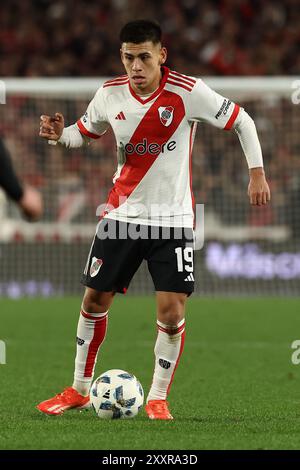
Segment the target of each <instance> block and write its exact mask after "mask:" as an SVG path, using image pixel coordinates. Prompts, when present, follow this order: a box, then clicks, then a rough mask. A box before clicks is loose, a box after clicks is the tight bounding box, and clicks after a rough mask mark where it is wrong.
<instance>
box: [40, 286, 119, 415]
mask: <svg viewBox="0 0 300 470" xmlns="http://www.w3.org/2000/svg"><path fill="white" fill-rule="evenodd" d="M113 296H114V293H113V292H97V291H96V290H94V289H91V288H88V287H87V288H86V291H85V295H84V298H83V302H82V308H81V311H80V317H79V322H78V327H77V351H76V359H75V373H74V382H73V385H72V387H68V388H66V389H65V390H64V391H63V392H62V393H59V394H58V395H55V397H53V398H50V399H49V400H46V401H44V402H42V403H40V404H39V405H38V406H37V408H38V409H39V410H40V411H42V412H43V413H46V414H50V415H60V414H62V413H63V412H64V411H66V410H68V409H71V408H79V409H82V408H86V407H88V406H89V390H90V387H91V384H92V380H93V375H94V368H95V364H96V360H97V354H98V351H99V348H100V346H101V344H102V343H103V341H104V339H105V335H106V330H107V316H108V309H109V307H110V305H111V303H112V300H113Z"/></svg>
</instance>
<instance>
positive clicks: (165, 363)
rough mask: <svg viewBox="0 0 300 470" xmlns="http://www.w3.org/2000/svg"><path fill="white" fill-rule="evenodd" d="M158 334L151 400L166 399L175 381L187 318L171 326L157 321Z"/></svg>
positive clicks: (149, 398) (148, 398) (149, 396)
mask: <svg viewBox="0 0 300 470" xmlns="http://www.w3.org/2000/svg"><path fill="white" fill-rule="evenodd" d="M157 326H158V335H157V340H156V343H155V348H154V354H155V368H154V375H153V381H152V385H151V388H150V392H149V395H148V397H147V402H148V401H149V400H165V399H166V398H167V395H168V394H169V390H170V387H171V384H172V381H173V377H174V373H175V370H176V368H177V365H178V363H179V359H180V356H181V353H182V351H183V346H184V339H185V320H184V319H183V320H181V321H180V322H179V323H178V325H177V326H175V327H174V326H169V325H165V324H163V323H161V322H160V321H157Z"/></svg>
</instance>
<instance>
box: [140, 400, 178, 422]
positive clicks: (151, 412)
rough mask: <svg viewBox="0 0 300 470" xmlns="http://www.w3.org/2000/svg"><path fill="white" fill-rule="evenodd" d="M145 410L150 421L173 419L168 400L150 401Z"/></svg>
mask: <svg viewBox="0 0 300 470" xmlns="http://www.w3.org/2000/svg"><path fill="white" fill-rule="evenodd" d="M145 410H146V413H147V415H148V416H149V418H150V419H173V416H172V415H171V413H170V411H169V409H168V402H167V401H166V400H149V401H148V403H147V404H146V406H145Z"/></svg>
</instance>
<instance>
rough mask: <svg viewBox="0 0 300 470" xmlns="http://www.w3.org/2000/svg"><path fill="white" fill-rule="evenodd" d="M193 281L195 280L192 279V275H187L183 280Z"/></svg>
mask: <svg viewBox="0 0 300 470" xmlns="http://www.w3.org/2000/svg"><path fill="white" fill-rule="evenodd" d="M194 280H195V279H194V276H193V274H192V273H191V274H189V275H188V277H186V278H185V281H194Z"/></svg>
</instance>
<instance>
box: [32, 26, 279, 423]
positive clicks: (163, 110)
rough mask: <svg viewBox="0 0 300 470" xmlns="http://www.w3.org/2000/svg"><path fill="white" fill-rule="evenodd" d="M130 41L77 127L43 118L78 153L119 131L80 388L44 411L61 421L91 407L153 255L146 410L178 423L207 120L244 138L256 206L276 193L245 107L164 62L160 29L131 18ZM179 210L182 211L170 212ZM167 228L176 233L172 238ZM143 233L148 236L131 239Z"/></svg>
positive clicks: (84, 332) (43, 128)
mask: <svg viewBox="0 0 300 470" xmlns="http://www.w3.org/2000/svg"><path fill="white" fill-rule="evenodd" d="M120 42H121V51H120V52H121V60H122V63H123V65H124V67H125V70H126V74H125V75H122V76H120V77H117V78H115V79H112V80H108V81H106V82H105V83H104V84H103V86H101V87H100V88H99V90H98V91H97V92H96V94H95V96H94V98H93V99H92V101H91V102H90V104H89V106H88V108H87V111H86V113H85V114H84V115H83V116H82V117H81V118H80V119H79V120H78V121H77V122H76V123H75V124H73V125H71V126H69V127H66V128H65V127H64V118H63V116H62V115H61V114H60V113H56V114H55V116H53V117H51V116H46V115H43V116H41V124H40V136H41V137H43V138H45V139H48V140H49V141H50V143H52V144H53V143H54V144H55V142H58V143H59V144H61V145H64V146H66V147H68V148H73V147H81V146H82V145H84V144H86V143H88V142H91V141H93V140H94V139H98V138H100V137H101V136H102V135H103V134H104V133H105V132H106V130H107V128H108V127H109V126H111V128H112V130H113V132H114V134H115V137H116V142H117V156H118V167H117V171H116V173H115V175H114V179H113V182H114V186H113V188H112V190H111V191H110V193H109V195H108V200H107V205H106V207H105V209H104V211H103V212H102V215H101V220H100V222H99V224H98V228H97V233H96V235H95V238H94V240H93V243H92V246H91V250H90V253H89V256H88V260H87V264H86V267H85V270H84V273H83V283H84V285H85V286H86V290H85V294H84V297H83V301H82V306H81V312H80V318H79V323H78V329H77V353H76V359H75V373H74V382H73V385H72V386H71V387H68V388H66V389H65V390H64V391H63V392H62V393H60V394H58V395H56V396H55V397H53V398H50V399H49V400H46V401H44V402H42V403H40V404H39V405H38V409H39V410H40V411H42V412H44V413H47V414H51V415H60V414H62V413H63V412H64V411H65V410H68V409H70V408H82V407H86V406H88V404H89V390H90V386H91V383H92V379H93V372H94V367H95V362H96V358H97V354H98V350H99V348H100V346H101V344H102V343H103V341H104V339H105V335H106V329H107V320H108V311H109V308H110V306H111V304H112V301H113V297H114V295H115V293H116V292H121V293H124V292H126V289H127V288H128V286H129V283H130V281H131V279H132V277H133V275H134V273H135V272H136V270H137V269H138V267H139V266H140V264H141V262H142V260H143V259H146V260H147V263H148V269H149V271H150V274H151V276H152V279H153V283H154V286H155V291H156V301H157V328H158V334H157V340H156V344H155V348H154V352H155V367H154V375H153V381H152V385H151V388H150V391H149V394H148V397H147V404H146V412H147V414H148V416H149V418H150V419H163V420H169V419H172V415H171V413H170V411H169V409H168V403H167V401H166V399H167V396H168V394H169V390H170V386H171V384H172V381H173V377H174V373H175V371H176V368H177V366H178V363H179V359H180V356H181V353H182V351H183V346H184V339H185V305H186V300H187V297H188V296H189V295H190V294H191V293H192V292H193V288H194V276H193V248H192V247H191V244H189V243H188V240H189V241H190V240H191V239H192V238H193V224H194V221H193V195H192V189H191V176H192V175H191V153H192V146H193V140H194V135H195V131H196V125H197V122H200V121H205V122H208V123H210V124H212V125H214V126H216V127H218V128H219V129H225V130H230V129H234V130H235V131H236V132H237V134H238V136H239V139H240V142H241V145H242V148H243V151H244V154H245V156H246V159H247V162H248V166H249V169H250V170H249V171H250V182H249V186H248V194H249V198H250V203H251V204H253V205H262V204H266V203H267V202H268V201H269V199H270V191H269V187H268V184H267V182H266V179H265V175H264V169H263V160H262V153H261V147H260V143H259V140H258V137H257V133H256V128H255V125H254V122H253V120H252V119H251V118H250V116H249V115H248V114H247V113H246V111H244V109H242V108H240V107H239V106H238V105H237V104H235V103H233V102H232V101H230V100H229V99H226V98H224V97H222V96H220V95H219V94H217V93H215V92H214V91H213V90H211V89H210V88H209V87H208V86H207V85H206V84H205V83H204V82H203V81H202V80H200V79H198V78H194V77H190V76H187V75H183V74H182V73H178V72H176V71H173V70H170V69H169V68H167V67H166V66H164V63H165V62H166V59H167V51H166V48H165V47H163V46H162V43H161V29H160V27H159V25H158V24H156V23H154V22H152V21H147V20H139V21H133V22H130V23H128V24H126V25H125V26H124V27H123V28H122V30H121V33H120ZM162 204H163V205H164V210H162V211H160V209H159V206H161V205H162ZM174 205H175V206H176V208H175V209H174V210H170V211H169V212H168V211H167V210H165V208H168V207H169V208H171V207H172V208H173V207H174ZM114 224H115V225H114ZM113 226H114V227H116V233H117V236H116V237H113V236H109V237H105V236H103V234H104V233H106V232H107V233H109V232H110V231H111V232H113V230H110V229H112V227H113ZM167 228H169V237H164V229H167ZM178 228H181V229H184V230H182V236H181V237H177V235H176V233H175V232H176V229H178ZM152 229H153V233H155V236H152ZM155 229H156V230H155ZM137 232H139V233H142V232H143V233H144V234H145V233H146V235H148V238H147V237H146V236H145V238H143V237H142V236H141V237H140V238H138V237H136V236H129V234H130V233H131V234H136V233H137ZM150 232H151V236H149V233H150ZM124 233H126V234H128V236H127V237H124V236H123V235H124ZM120 234H122V236H121V235H120ZM166 238H168V239H166ZM141 314H142V312H141ZM128 321H130V319H129V320H128Z"/></svg>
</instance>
